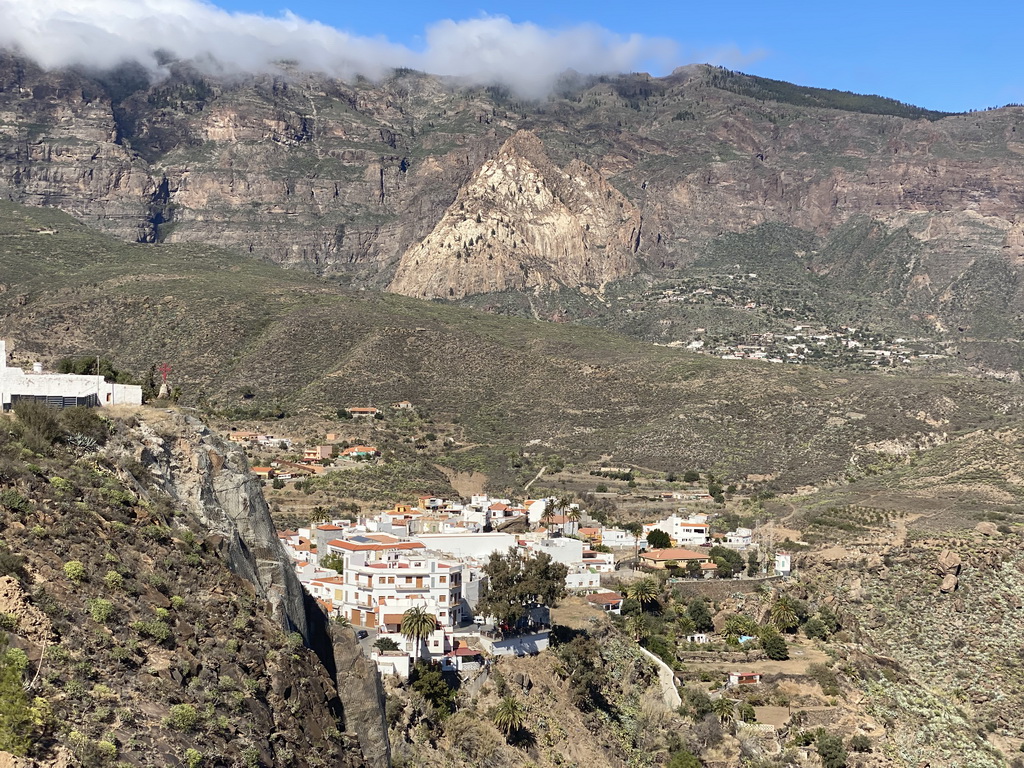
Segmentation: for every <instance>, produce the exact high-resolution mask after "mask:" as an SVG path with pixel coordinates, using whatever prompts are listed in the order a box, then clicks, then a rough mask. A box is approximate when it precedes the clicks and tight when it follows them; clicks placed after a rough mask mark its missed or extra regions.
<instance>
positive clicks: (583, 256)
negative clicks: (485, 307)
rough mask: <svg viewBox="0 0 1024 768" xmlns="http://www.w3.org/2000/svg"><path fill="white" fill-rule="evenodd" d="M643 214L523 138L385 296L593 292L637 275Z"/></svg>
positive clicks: (418, 250)
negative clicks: (580, 288) (579, 289)
mask: <svg viewBox="0 0 1024 768" xmlns="http://www.w3.org/2000/svg"><path fill="white" fill-rule="evenodd" d="M642 226H643V220H642V217H641V216H640V212H639V211H638V210H637V209H636V207H635V206H633V204H632V203H630V202H629V200H627V199H626V198H625V197H624V196H623V195H622V194H621V193H620V192H619V191H618V190H616V189H615V188H614V187H613V186H612V185H611V184H609V183H608V182H607V181H606V180H605V179H604V178H603V177H602V176H601V175H600V174H599V173H598V172H597V171H595V170H594V169H593V168H591V167H590V166H588V165H587V164H586V163H583V162H581V161H579V160H574V161H572V162H571V163H570V164H569V165H568V166H567V167H566V168H565V169H564V170H563V169H562V168H559V167H558V166H557V165H555V164H554V163H553V162H551V160H550V159H549V158H548V156H547V154H546V153H545V150H544V146H543V144H542V143H541V141H540V140H539V139H538V138H537V136H536V135H535V134H533V133H530V132H529V131H520V132H519V133H517V134H515V135H514V136H512V137H511V138H510V139H509V140H508V141H506V142H505V143H504V144H503V145H502V147H501V149H500V150H499V151H498V153H497V154H496V155H495V157H493V158H491V159H488V160H487V161H486V162H485V163H484V164H483V165H482V166H481V167H480V168H479V170H477V172H476V173H475V174H474V175H473V178H472V179H470V180H469V182H468V183H467V184H466V185H465V186H464V187H463V188H462V189H460V190H459V194H458V196H457V197H456V198H455V202H453V203H452V204H451V206H449V208H448V210H447V211H446V212H445V214H444V216H443V217H442V218H441V220H440V221H439V222H438V223H437V226H435V227H434V230H433V231H432V232H431V233H430V234H429V235H427V237H426V238H425V239H424V240H423V241H422V242H420V243H418V244H417V245H415V246H413V247H412V248H410V249H409V250H408V251H406V253H405V254H404V255H403V256H402V259H401V261H400V262H399V264H398V270H397V272H396V273H395V278H394V280H393V281H392V282H391V284H390V285H389V286H388V290H389V291H393V292H395V293H402V294H406V295H408V296H418V297H422V298H453V299H461V298H463V297H464V296H467V295H470V294H474V293H491V292H495V291H507V290H528V289H550V290H557V289H558V288H560V287H562V286H569V287H573V288H575V287H578V286H600V285H603V284H604V283H607V282H609V281H612V280H618V279H621V278H623V277H627V276H629V275H631V274H632V273H633V272H635V271H636V268H637V263H636V258H635V254H636V252H637V250H638V249H639V247H640V242H641V234H642Z"/></svg>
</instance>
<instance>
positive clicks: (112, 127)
mask: <svg viewBox="0 0 1024 768" xmlns="http://www.w3.org/2000/svg"><path fill="white" fill-rule="evenodd" d="M723 78H724V79H723ZM728 80H729V78H726V77H725V76H724V75H723V74H722V72H721V71H719V70H716V69H712V68H701V67H697V68H691V69H689V70H687V71H686V72H680V73H676V74H674V75H672V76H670V77H667V78H662V79H654V78H649V77H646V76H641V75H630V76H622V77H619V78H613V79H608V80H605V81H597V80H595V81H591V82H584V83H581V84H580V85H579V86H578V87H576V88H573V89H570V90H567V91H566V92H565V93H563V94H561V95H558V96H552V97H551V98H550V99H548V100H547V101H545V102H541V103H535V104H529V103H522V102H516V101H514V100H512V99H510V98H509V97H508V96H507V95H506V94H503V93H502V92H500V90H498V89H464V88H461V89H460V88H455V87H449V85H448V84H446V83H444V82H443V81H441V80H439V79H437V78H433V77H429V76H425V75H419V74H416V73H407V72H403V73H397V74H396V75H394V76H393V77H391V78H389V79H385V80H383V81H381V82H378V83H369V82H365V81H360V82H356V83H343V82H339V81H333V80H326V79H323V78H317V77H313V76H309V75H305V74H301V73H284V72H283V73H281V75H279V76H277V77H270V76H261V77H253V78H248V79H240V80H235V81H230V82H229V81H214V80H211V79H209V78H206V77H202V76H200V75H198V74H196V73H195V72H191V71H190V70H189V69H188V68H187V67H184V66H179V67H177V68H176V70H175V72H174V74H173V75H172V76H171V77H170V78H168V79H166V80H164V81H162V82H159V83H155V84H150V83H147V82H145V81H144V80H140V79H139V76H138V75H137V74H135V75H133V74H132V72H131V71H130V68H128V69H126V70H125V71H123V72H119V73H106V74H105V75H102V76H96V75H93V74H83V73H75V72H59V73H52V72H43V71H40V70H39V69H38V68H36V67H34V66H33V65H31V64H29V63H26V62H24V61H22V60H20V59H17V58H14V57H11V56H6V57H3V58H2V59H0V118H2V120H0V126H2V127H0V194H4V195H5V196H7V197H8V198H10V199H12V200H15V201H18V202H27V203H31V204H34V205H53V206H58V207H61V208H63V209H65V210H68V211H69V212H71V213H73V214H74V215H76V216H79V217H81V218H82V219H83V220H85V221H86V222H88V223H90V224H92V225H94V226H98V227H100V228H103V229H105V230H107V231H110V232H115V233H117V234H118V235H119V236H121V237H124V238H126V239H131V240H141V241H143V242H152V241H158V240H159V241H178V242H185V241H200V242H205V243H211V244H215V245H220V246H225V247H229V248H233V249H240V250H243V251H246V252H248V253H251V254H253V255H254V256H257V257H261V258H267V259H270V260H273V261H276V262H280V263H283V264H289V265H296V266H303V267H306V268H309V269H313V270H316V271H319V272H324V273H333V274H337V275H339V276H343V277H345V278H347V279H350V280H352V281H353V282H356V283H358V284H360V285H365V286H368V287H377V288H382V287H385V286H388V285H390V286H391V288H392V290H395V291H399V292H402V293H407V294H410V295H416V296H441V297H451V298H455V297H458V296H460V295H468V294H472V293H475V292H480V291H484V292H486V291H494V290H499V291H500V290H505V289H517V290H521V289H527V290H533V289H537V288H547V287H557V286H559V285H575V284H580V283H584V284H600V283H602V282H603V281H606V280H610V279H617V278H618V277H621V276H622V275H624V274H631V273H635V272H636V271H638V270H650V271H653V272H654V273H658V272H659V271H661V270H663V269H669V270H671V269H676V268H681V267H685V266H686V265H688V264H690V263H691V262H692V261H694V260H695V259H697V258H698V257H699V255H700V254H701V253H702V251H703V250H704V249H705V246H706V245H707V243H708V242H709V240H711V239H713V238H715V237H717V236H718V235H720V234H722V233H725V232H740V231H744V230H747V229H749V228H750V227H753V226H756V225H758V224H762V223H766V222H770V223H784V224H789V225H792V226H796V227H800V228H803V229H806V230H810V231H813V232H815V233H816V234H819V235H827V234H828V233H831V232H834V231H836V229H837V228H839V227H841V226H843V225H844V223H846V222H848V221H849V220H850V219H852V218H855V217H862V216H867V217H868V218H870V219H871V220H873V221H875V222H878V223H879V224H882V225H884V226H887V227H893V228H899V229H902V230H904V231H906V232H907V233H909V235H910V236H911V237H913V238H915V241H916V242H918V243H919V244H920V245H921V247H922V258H920V259H917V260H916V261H915V262H914V263H913V264H912V265H911V268H910V269H909V270H907V280H906V281H905V284H904V285H903V286H902V287H901V291H902V292H903V293H902V294H901V296H904V295H905V297H906V299H907V301H908V304H909V305H910V306H911V307H912V308H914V310H915V311H917V310H918V309H920V311H922V312H924V313H929V312H931V313H938V314H940V315H942V314H948V315H949V316H950V318H949V319H950V321H951V322H953V324H954V325H955V324H959V320H958V319H957V318H955V317H954V316H955V315H956V314H957V312H958V311H960V309H961V308H962V307H963V306H966V305H968V304H970V303H972V302H973V303H976V304H977V303H982V304H985V303H991V299H990V298H987V294H986V293H985V292H984V291H980V292H979V291H978V290H977V287H978V285H979V282H983V280H980V278H979V277H978V274H977V273H978V270H979V259H980V260H981V261H982V262H989V261H990V262H992V264H991V265H988V264H987V263H986V264H985V265H984V268H985V269H984V271H987V272H989V273H991V269H990V268H989V267H990V266H993V265H994V266H996V267H999V268H1003V269H1004V271H1006V276H1005V277H1011V278H1012V276H1013V275H1014V274H1015V270H1016V269H1017V268H1018V266H1019V264H1020V262H1021V261H1022V260H1024V243H1022V234H1021V232H1022V230H1021V226H1022V225H1021V222H1020V221H1019V211H1020V209H1021V206H1022V203H1024V194H1022V192H1021V190H1022V189H1024V183H1022V182H1024V149H1022V147H1024V142H1022V141H1021V139H1020V137H1021V136H1024V109H1021V108H1016V107H1014V108H1006V109H1002V110H996V111H992V112H984V113H975V114H970V115H954V116H947V117H943V118H942V119H928V120H926V119H909V118H908V117H903V116H896V114H867V113H862V112H856V111H850V110H849V109H846V110H840V109H827V108H823V107H819V106H807V105H806V104H805V103H804V102H801V101H800V100H799V99H797V100H795V101H791V102H786V101H785V100H781V101H780V100H778V99H776V100H772V99H770V98H768V99H766V98H758V99H755V98H750V97H749V96H747V95H743V94H742V93H737V92H734V91H735V88H734V90H729V89H728V87H732V86H729V85H728V82H727V81H728ZM726 86H728V87H726ZM883 111H884V110H883ZM897 114H902V113H901V112H900V111H899V110H897ZM914 114H917V113H913V114H912V115H911V116H912V117H913V115H914ZM928 117H930V118H935V117H936V116H935V115H928ZM519 131H528V132H529V133H530V134H532V135H533V136H535V137H536V138H537V140H539V142H541V144H542V145H543V147H540V146H538V145H537V144H536V142H534V141H532V140H527V139H525V138H524V136H525V134H517V132H519ZM520 187H522V190H523V191H522V192H520ZM478 216H479V219H480V221H477V217H478ZM641 221H642V223H643V227H642V231H641V226H640V225H641ZM588 226H589V229H588ZM492 231H493V234H491V233H492ZM470 240H472V244H470ZM513 246H514V248H513ZM521 249H525V251H526V255H525V256H524V255H523V253H522V250H521ZM513 251H514V252H513ZM848 258H849V254H848V253H846V252H843V253H837V254H835V257H834V258H833V259H832V260H831V261H830V262H828V263H823V262H819V263H817V264H816V265H815V268H816V269H818V270H820V272H821V273H822V274H833V275H839V274H841V272H842V270H841V267H842V265H843V264H844V263H845V261H847V260H848ZM417 263H418V265H417ZM998 282H1000V283H1001V284H1003V285H1006V284H1007V281H1006V280H1005V279H1004V278H1000V279H999V281H998ZM919 305H920V306H919ZM946 305H950V306H951V307H952V309H951V311H950V312H946V310H945V309H944V307H945V306H946Z"/></svg>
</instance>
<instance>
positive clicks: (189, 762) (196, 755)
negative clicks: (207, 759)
mask: <svg viewBox="0 0 1024 768" xmlns="http://www.w3.org/2000/svg"><path fill="white" fill-rule="evenodd" d="M184 757H185V768H199V766H201V765H202V764H203V753H202V752H200V751H199V750H198V749H193V748H192V747H189V748H188V749H186V750H185V755H184Z"/></svg>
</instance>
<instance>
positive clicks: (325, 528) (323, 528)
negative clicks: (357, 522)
mask: <svg viewBox="0 0 1024 768" xmlns="http://www.w3.org/2000/svg"><path fill="white" fill-rule="evenodd" d="M316 529H317V530H318V531H343V530H345V529H344V528H342V527H341V526H340V525H335V524H334V523H326V524H324V525H318V526H317V527H316Z"/></svg>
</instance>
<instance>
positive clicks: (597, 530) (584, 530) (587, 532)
mask: <svg viewBox="0 0 1024 768" xmlns="http://www.w3.org/2000/svg"><path fill="white" fill-rule="evenodd" d="M600 532H601V529H600V528H580V533H582V534H583V535H584V536H590V535H593V534H595V533H600Z"/></svg>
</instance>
